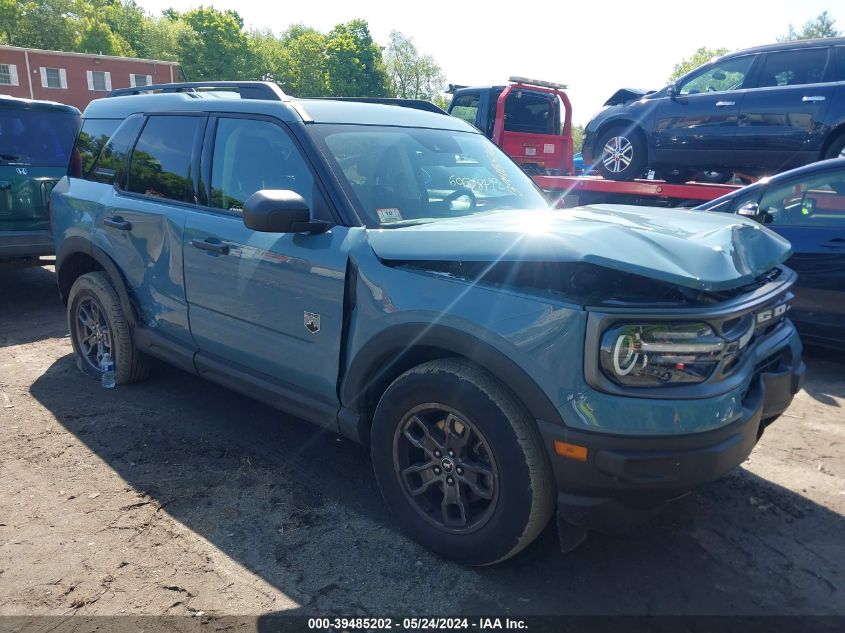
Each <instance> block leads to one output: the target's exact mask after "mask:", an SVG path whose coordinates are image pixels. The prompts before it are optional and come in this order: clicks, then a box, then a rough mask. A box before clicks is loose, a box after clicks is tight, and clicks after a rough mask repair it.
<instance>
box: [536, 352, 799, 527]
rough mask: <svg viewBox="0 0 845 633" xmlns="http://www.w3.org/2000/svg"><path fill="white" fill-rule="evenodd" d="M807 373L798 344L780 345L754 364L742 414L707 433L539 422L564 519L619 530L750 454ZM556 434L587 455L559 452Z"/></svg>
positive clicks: (735, 464)
mask: <svg viewBox="0 0 845 633" xmlns="http://www.w3.org/2000/svg"><path fill="white" fill-rule="evenodd" d="M804 373H805V366H804V363H803V362H802V361H801V357H800V346H792V347H785V348H783V349H782V350H781V351H780V353H779V355H778V356H777V357H776V358H774V359H772V360H770V361H769V362H767V363H766V364H764V365H763V366H761V367H758V368H757V370H756V371H755V373H754V375H753V376H752V378H751V381H750V383H749V385H748V388H747V390H746V391H745V395H744V397H743V398H742V415H741V417H740V419H738V420H736V421H735V422H733V423H732V424H729V425H728V426H725V427H722V428H719V429H716V430H713V431H707V432H703V433H696V434H687V435H678V436H649V437H645V436H639V437H634V436H620V435H610V434H603V433H590V432H585V431H577V430H573V429H571V428H563V427H561V426H559V425H554V424H548V423H545V422H539V425H540V432H541V434H542V436H543V440H544V444H545V446H546V447H547V450H548V451H549V455H550V459H551V462H552V465H553V469H554V474H555V480H556V483H557V488H558V521H559V524H563V523H564V522H565V523H566V524H569V525H575V526H580V527H583V528H589V529H596V530H599V531H604V532H618V531H622V530H624V529H627V528H630V527H633V526H635V525H637V524H639V523H642V522H643V521H645V520H647V519H648V518H650V517H651V516H652V515H653V514H655V513H656V512H657V511H658V510H659V509H660V508H661V507H663V505H665V503H666V502H667V501H669V500H671V499H673V498H675V497H678V496H681V495H683V494H684V493H686V492H688V491H689V490H691V489H692V488H694V487H695V486H697V485H700V484H704V483H707V482H710V481H713V480H715V479H718V478H719V477H721V476H722V475H724V474H725V473H727V472H728V471H730V470H732V469H733V468H735V467H736V466H738V465H739V464H741V463H742V462H743V461H744V460H745V459H746V457H748V455H749V454H750V453H751V450H752V449H753V448H754V445H755V444H756V443H757V440H758V439H759V438H760V436H761V435H762V433H763V430H764V429H765V428H766V426H767V425H768V424H769V423H771V422H772V421H773V420H774V419H775V418H776V417H777V416H779V415H780V414H781V413H783V411H785V410H786V408H787V407H788V406H789V404H790V402H791V401H792V397H793V396H794V395H795V393H797V392H798V391H799V390H800V389H801V387H802V385H803V383H804ZM555 440H560V441H562V442H566V443H568V444H575V445H578V446H584V447H586V448H587V458H586V460H585V461H577V460H574V459H568V458H564V457H561V456H559V455H557V454H556V453H555V449H554V446H555Z"/></svg>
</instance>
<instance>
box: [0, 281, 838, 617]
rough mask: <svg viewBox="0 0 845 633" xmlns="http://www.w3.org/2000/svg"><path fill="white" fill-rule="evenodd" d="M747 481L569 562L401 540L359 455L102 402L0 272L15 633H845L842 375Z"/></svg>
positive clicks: (813, 375)
mask: <svg viewBox="0 0 845 633" xmlns="http://www.w3.org/2000/svg"><path fill="white" fill-rule="evenodd" d="M808 367H809V370H808V373H809V378H808V381H807V387H806V390H805V391H803V392H802V393H800V394H799V395H798V397H797V398H796V400H795V402H794V404H793V405H792V407H791V408H790V409H789V411H788V412H787V413H786V414H785V416H784V417H783V418H781V420H779V421H778V422H777V423H776V424H775V425H774V426H773V427H772V428H770V430H769V431H767V433H766V435H765V436H764V438H763V439H762V440H761V443H760V444H759V445H758V447H757V448H756V449H755V451H754V453H753V454H752V456H751V458H750V459H749V460H748V461H747V462H746V463H745V464H743V466H742V468H741V469H738V470H737V471H736V472H734V473H733V474H731V475H729V476H728V477H726V478H724V479H723V480H721V481H719V482H717V483H715V484H713V485H711V486H709V487H707V488H705V489H703V490H700V491H698V492H695V493H693V494H691V495H689V496H687V497H685V498H684V499H682V500H680V501H678V502H676V503H675V504H673V505H672V506H671V507H670V508H668V510H667V511H666V512H664V513H663V514H661V515H659V516H658V517H657V518H656V519H654V520H653V521H652V522H651V523H649V524H648V525H647V526H645V527H643V528H641V529H639V530H638V531H636V532H634V533H632V534H628V535H626V536H624V537H608V536H601V535H593V536H591V537H590V539H589V540H588V542H587V543H586V544H585V545H584V546H583V547H581V548H580V549H579V550H577V551H575V552H573V553H571V554H569V555H566V556H563V555H561V554H560V553H559V552H558V550H557V543H556V538H555V533H554V530H553V529H552V528H551V527H550V528H549V529H548V530H546V532H545V533H544V534H543V536H542V537H541V538H540V539H539V540H538V542H537V543H535V544H534V545H532V546H531V547H529V548H528V549H527V550H526V551H524V552H523V553H522V554H521V555H519V556H518V557H516V558H515V559H512V560H510V561H508V562H506V563H504V564H502V565H499V566H496V567H493V568H484V569H466V568H462V567H459V566H457V565H454V564H451V563H448V562H445V561H443V560H440V559H439V558H437V557H436V556H434V555H432V554H430V553H428V552H427V551H426V550H424V549H422V548H421V547H419V546H417V545H416V544H415V543H413V542H411V541H410V540H408V539H407V538H405V537H404V536H403V535H402V534H401V533H400V532H399V531H398V530H397V528H396V526H395V525H394V524H393V522H392V521H391V517H390V516H389V515H388V514H387V513H386V512H385V509H384V507H383V505H382V503H381V499H380V496H379V493H378V489H377V488H376V484H375V481H374V479H373V475H372V473H371V469H370V464H369V461H368V456H367V452H366V450H365V449H363V448H361V447H359V446H357V445H355V444H353V443H350V442H348V441H346V440H342V439H339V438H338V437H335V436H333V435H330V434H328V433H325V432H323V431H320V430H319V429H317V428H315V427H313V426H310V425H308V424H307V423H305V422H301V421H298V420H295V419H290V418H288V417H286V416H285V415H283V414H280V413H279V412H277V411H275V410H273V409H270V408H268V407H265V406H263V405H260V404H257V403H255V402H252V401H250V400H248V399H246V398H243V397H241V396H239V395H237V394H235V393H231V392H228V391H226V390H225V389H221V388H219V387H217V386H214V385H212V384H210V383H207V382H204V381H202V380H200V379H198V378H195V377H192V376H189V375H188V374H185V373H182V372H180V371H177V370H174V369H170V368H167V367H164V366H161V367H159V368H157V369H156V371H155V372H154V374H153V376H152V377H151V378H150V380H148V381H147V382H145V383H143V384H139V385H134V386H129V387H120V388H118V389H115V390H114V391H105V390H103V389H101V388H100V386H99V385H98V384H97V383H96V382H95V381H93V380H92V379H91V378H88V377H85V376H83V375H82V374H81V373H80V372H79V371H78V370H77V369H76V366H75V363H74V360H73V357H72V355H71V346H70V342H69V339H68V338H67V335H66V326H65V317H64V309H63V306H62V305H61V303H60V302H59V300H58V298H57V292H56V290H55V279H54V274H53V271H52V269H51V268H34V269H29V270H17V271H0V450H2V457H0V615H35V614H44V615H48V614H49V615H65V614H70V613H76V614H79V615H83V614H84V615H95V614H122V613H127V614H174V615H177V614H189V613H194V614H196V613H197V612H200V611H202V612H204V613H205V614H207V615H210V616H214V615H222V614H267V613H280V612H291V613H309V614H311V613H316V614H323V615H326V614H338V615H346V616H349V615H356V614H357V615H364V614H371V615H375V614H385V613H391V614H394V615H397V614H398V615H410V614H436V615H449V614H454V613H475V614H479V613H489V612H495V613H497V614H500V615H508V614H519V615H528V614H548V613H566V614H749V615H750V614H839V615H842V614H845V588H843V585H845V583H843V574H845V536H843V535H845V518H843V514H845V416H843V407H845V365H842V364H836V363H835V362H834V360H833V358H832V357H830V358H824V357H820V356H818V355H817V356H811V357H810V358H809V359H808Z"/></svg>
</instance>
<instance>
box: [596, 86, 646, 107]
mask: <svg viewBox="0 0 845 633" xmlns="http://www.w3.org/2000/svg"><path fill="white" fill-rule="evenodd" d="M652 92H654V90H640V89H639V88H620V89H619V90H617V91H616V92H614V93H613V94H612V95H611V96H610V99H608V100H607V101H605V102H604V105H606V106H611V105H618V104H620V103H628V102H629V101H636V100H637V99H641V98H642V97H644V96H645V95H648V94H651V93H652Z"/></svg>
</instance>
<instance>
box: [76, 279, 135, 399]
mask: <svg viewBox="0 0 845 633" xmlns="http://www.w3.org/2000/svg"><path fill="white" fill-rule="evenodd" d="M67 305H68V309H67V314H68V329H69V330H70V340H71V343H72V345H73V351H74V352H75V353H76V356H77V358H78V359H79V360H80V362H81V363H83V366H84V368H85V371H86V373H94V372H99V362H98V359H99V358H101V357H102V354H103V353H105V351H108V352H109V355H110V356H111V358H112V360H113V361H114V382H115V384H117V385H126V384H129V383H132V382H137V381H139V380H143V379H144V378H146V377H147V375H148V374H149V360H148V358H147V357H146V356H145V355H144V354H142V353H141V352H140V351H138V348H137V347H135V343H134V341H133V340H132V333H131V330H130V328H129V323H128V321H127V320H126V316H125V315H124V313H123V308H122V307H121V305H120V298H119V297H118V295H117V292H116V291H115V289H114V286H112V283H111V280H110V279H109V277H108V275H107V274H106V273H104V272H92V273H86V274H84V275H82V276H80V277H79V278H78V279H77V280H76V281H74V282H73V286H72V287H71V289H70V293H69V294H68V304H67ZM86 316H87V319H86ZM86 322H87V325H86ZM93 324H96V325H98V326H99V328H96V327H92V325H93ZM97 331H99V333H100V336H99V337H98V336H97V335H96V332H97ZM86 333H94V334H93V338H87V337H86ZM95 346H96V348H95Z"/></svg>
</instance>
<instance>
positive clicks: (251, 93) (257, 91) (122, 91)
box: [108, 81, 288, 101]
mask: <svg viewBox="0 0 845 633" xmlns="http://www.w3.org/2000/svg"><path fill="white" fill-rule="evenodd" d="M209 90H221V91H227V90H228V91H235V90H236V91H237V92H239V93H240V95H241V99H262V100H265V101H286V100H287V99H288V96H287V95H286V94H285V93H284V92H282V89H281V88H279V87H278V86H277V85H276V84H274V83H271V82H269V81H184V82H180V83H171V84H151V85H149V86H135V87H134V88H117V89H116V90H112V91H111V92H110V93H109V94H108V96H109V97H123V96H127V95H139V94H144V93H149V92H203V91H209Z"/></svg>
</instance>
